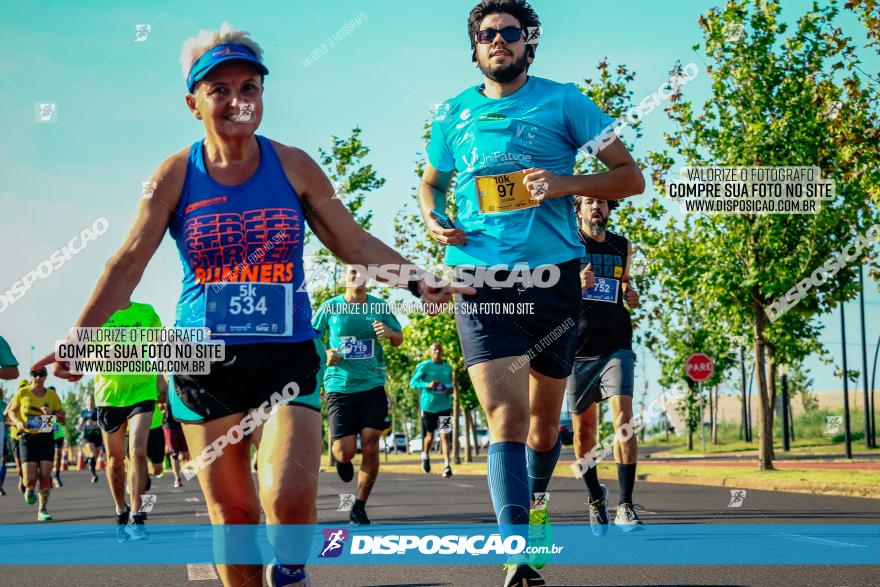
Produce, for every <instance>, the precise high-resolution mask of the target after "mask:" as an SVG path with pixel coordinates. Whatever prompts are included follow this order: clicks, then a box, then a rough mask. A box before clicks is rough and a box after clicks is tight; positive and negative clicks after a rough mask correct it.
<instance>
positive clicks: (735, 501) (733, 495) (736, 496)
mask: <svg viewBox="0 0 880 587" xmlns="http://www.w3.org/2000/svg"><path fill="white" fill-rule="evenodd" d="M745 499H746V490H745V489H731V490H730V503H729V504H727V507H729V508H738V507H742V504H743V501H745Z"/></svg>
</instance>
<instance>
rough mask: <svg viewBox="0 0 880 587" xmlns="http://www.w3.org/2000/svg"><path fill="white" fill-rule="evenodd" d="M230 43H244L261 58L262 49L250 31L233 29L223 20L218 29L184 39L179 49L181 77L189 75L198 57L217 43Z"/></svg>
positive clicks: (184, 77)
mask: <svg viewBox="0 0 880 587" xmlns="http://www.w3.org/2000/svg"><path fill="white" fill-rule="evenodd" d="M230 43H234V44H237V45H244V46H245V47H247V48H248V49H250V50H251V51H253V52H254V54H255V55H256V56H257V57H259V58H260V59H261V60H262V58H263V50H262V49H261V48H260V45H259V44H258V43H257V42H256V41H254V40H253V39H251V37H250V33H248V32H247V31H238V30H235V29H234V28H232V25H230V24H229V23H228V22H224V23H222V24H221V25H220V30H219V31H205V30H202V31H199V34H197V35H196V36H194V37H190V38H189V39H187V40H186V41H184V43H183V48H182V49H181V50H180V67H181V69H183V79H186V77H187V76H188V75H189V70H190V69H192V66H193V64H194V63H195V62H196V61H198V60H199V57H201V56H202V55H204V54H205V53H207V52H208V51H209V50H211V49H213V48H214V47H216V46H217V45H227V44H230Z"/></svg>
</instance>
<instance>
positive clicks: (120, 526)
mask: <svg viewBox="0 0 880 587" xmlns="http://www.w3.org/2000/svg"><path fill="white" fill-rule="evenodd" d="M130 512H131V508H130V507H128V506H125V511H124V512H122V513H121V514H116V541H117V542H118V543H120V544H123V543H125V542H128V541H129V540H130V537H129V535H128V518H129V513H130Z"/></svg>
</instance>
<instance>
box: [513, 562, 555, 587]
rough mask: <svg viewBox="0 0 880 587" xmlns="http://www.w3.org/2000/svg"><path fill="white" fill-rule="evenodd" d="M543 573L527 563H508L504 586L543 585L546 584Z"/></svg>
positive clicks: (530, 586)
mask: <svg viewBox="0 0 880 587" xmlns="http://www.w3.org/2000/svg"><path fill="white" fill-rule="evenodd" d="M546 584H547V583H546V582H545V581H544V577H542V576H541V573H539V572H538V571H536V570H535V569H534V568H532V567H531V566H529V565H527V564H519V565H508V567H507V576H506V577H505V578H504V587H541V586H542V585H546Z"/></svg>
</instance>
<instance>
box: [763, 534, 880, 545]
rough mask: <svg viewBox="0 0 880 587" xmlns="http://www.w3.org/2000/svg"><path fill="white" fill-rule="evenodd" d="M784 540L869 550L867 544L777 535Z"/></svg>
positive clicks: (793, 535)
mask: <svg viewBox="0 0 880 587" xmlns="http://www.w3.org/2000/svg"><path fill="white" fill-rule="evenodd" d="M777 536H782V537H783V538H788V539H790V540H800V541H801V542H813V543H815V544H827V545H828V546H845V547H850V548H868V545H867V544H853V543H851V542H838V541H837V540H828V539H826V538H813V537H812V536H799V535H797V534H777Z"/></svg>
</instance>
